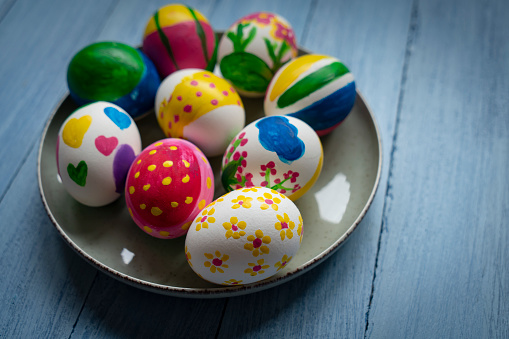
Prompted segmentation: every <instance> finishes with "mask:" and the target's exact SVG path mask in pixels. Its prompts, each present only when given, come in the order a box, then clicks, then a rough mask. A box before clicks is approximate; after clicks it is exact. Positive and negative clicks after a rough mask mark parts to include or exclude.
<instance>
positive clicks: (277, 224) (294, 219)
mask: <svg viewBox="0 0 509 339" xmlns="http://www.w3.org/2000/svg"><path fill="white" fill-rule="evenodd" d="M303 227H304V223H303V220H302V216H301V214H300V212H299V210H298V208H297V206H295V204H294V203H293V202H292V201H291V200H290V199H288V198H287V197H286V196H285V195H282V194H280V193H278V192H276V191H274V190H270V189H268V188H264V187H251V188H243V189H238V190H235V191H233V192H229V193H227V194H225V195H223V196H222V197H220V198H218V199H217V200H215V201H214V202H212V203H211V204H209V205H207V206H206V207H205V208H204V209H203V211H202V212H201V213H200V214H199V215H198V216H197V217H196V219H195V220H194V221H193V223H192V225H191V227H190V228H189V232H188V234H187V236H186V244H185V254H186V259H187V262H188V263H189V265H190V266H191V268H192V269H193V271H194V272H195V273H196V274H198V276H200V277H201V278H203V279H205V280H207V281H210V282H212V283H215V284H221V285H244V284H250V283H254V282H257V281H260V280H263V279H267V278H270V277H271V276H273V275H274V274H276V273H278V272H280V271H281V270H283V269H284V268H285V267H286V265H287V264H288V263H289V262H290V261H291V260H292V258H293V257H294V256H295V255H296V254H297V251H298V250H299V248H300V244H301V242H302V237H303V233H304V232H303V231H304V228H303Z"/></svg>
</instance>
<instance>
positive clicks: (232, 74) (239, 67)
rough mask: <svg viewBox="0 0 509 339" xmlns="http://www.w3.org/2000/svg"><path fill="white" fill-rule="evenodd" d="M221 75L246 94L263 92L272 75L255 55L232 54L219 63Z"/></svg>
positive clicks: (244, 53)
mask: <svg viewBox="0 0 509 339" xmlns="http://www.w3.org/2000/svg"><path fill="white" fill-rule="evenodd" d="M219 66H220V68H221V73H222V74H223V76H224V77H225V78H226V79H228V80H230V81H231V82H232V83H233V84H234V85H235V86H236V87H237V88H239V89H241V90H244V91H248V92H265V90H266V89H267V86H268V85H269V82H270V80H272V77H273V76H274V73H273V72H272V70H271V69H270V68H269V66H268V65H267V64H266V63H265V62H264V61H263V60H262V59H260V58H259V57H257V56H256V55H253V54H250V53H246V52H233V53H232V54H229V55H227V56H225V57H224V58H223V59H222V60H221V63H220V65H219Z"/></svg>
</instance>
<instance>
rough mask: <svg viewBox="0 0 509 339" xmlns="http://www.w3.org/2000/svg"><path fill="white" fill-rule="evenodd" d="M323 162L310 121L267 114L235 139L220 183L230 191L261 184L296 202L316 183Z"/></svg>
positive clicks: (226, 157)
mask: <svg viewBox="0 0 509 339" xmlns="http://www.w3.org/2000/svg"><path fill="white" fill-rule="evenodd" d="M322 164H323V149H322V143H321V141H320V138H319V137H318V135H317V134H316V132H315V131H314V130H313V129H312V128H311V127H310V126H309V125H308V124H306V123H305V122H303V121H302V120H300V119H297V118H294V117H289V116H272V117H265V118H261V119H259V120H256V121H254V122H252V123H251V124H249V125H247V126H246V127H245V128H244V129H243V130H242V131H241V132H240V133H239V134H238V135H237V136H236V137H235V138H234V139H233V140H232V142H231V143H230V146H228V149H227V150H226V152H225V154H224V156H223V162H222V169H221V182H222V184H223V187H224V188H225V189H226V190H227V191H232V190H234V189H239V188H242V187H254V186H261V187H267V188H271V189H273V190H275V191H277V192H279V193H282V194H284V195H286V196H288V197H289V198H290V199H291V200H293V201H295V200H297V199H299V198H300V197H301V196H302V195H304V194H305V193H306V192H307V191H308V190H309V189H310V188H311V187H312V186H313V185H314V183H315V182H316V180H317V179H318V176H319V175H320V172H321V170H322Z"/></svg>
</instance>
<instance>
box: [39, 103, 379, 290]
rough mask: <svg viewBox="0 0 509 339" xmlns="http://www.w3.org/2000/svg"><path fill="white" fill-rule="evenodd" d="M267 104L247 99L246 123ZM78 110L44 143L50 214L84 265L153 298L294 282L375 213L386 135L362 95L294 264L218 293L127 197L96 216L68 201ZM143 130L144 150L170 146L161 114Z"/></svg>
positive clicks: (344, 127) (329, 161)
mask: <svg viewBox="0 0 509 339" xmlns="http://www.w3.org/2000/svg"><path fill="white" fill-rule="evenodd" d="M262 101H263V100H262V99H243V102H244V105H245V107H246V114H247V123H249V122H251V121H253V120H256V119H258V118H260V117H262V116H263V102H262ZM76 108H77V106H76V105H75V104H74V102H73V101H72V100H71V98H70V97H67V98H66V99H65V100H64V101H63V102H62V103H61V104H60V105H59V107H58V109H57V110H56V112H55V113H54V114H53V115H52V116H51V118H50V119H49V121H48V123H47V125H46V128H45V130H44V132H43V135H42V140H41V144H40V148H39V158H38V179H39V188H40V192H41V197H42V201H43V203H44V206H45V207H46V210H47V212H48V215H49V217H50V219H51V221H52V222H53V224H54V225H55V227H56V229H57V230H58V232H59V233H60V235H61V236H62V237H63V238H64V240H65V241H66V242H67V243H68V244H69V245H70V246H71V247H72V248H73V249H74V250H75V251H76V252H77V253H78V254H79V255H81V256H82V257H83V258H85V260H87V261H88V262H89V263H91V264H92V265H94V266H95V267H97V268H98V269H100V270H101V271H103V272H105V273H107V274H109V275H111V276H113V277H114V278H117V279H119V280H121V281H124V282H126V283H128V284H131V285H133V286H136V287H139V288H143V289H146V290H149V291H152V292H157V293H162V294H167V295H173V296H180V297H190V298H215V297H227V296H235V295H241V294H247V293H252V292H256V291H261V290H264V289H267V288H270V287H274V286H276V285H279V284H281V283H283V282H286V281H289V280H290V279H293V278H295V277H297V276H299V275H300V274H302V273H304V272H306V271H309V270H310V269H312V268H313V267H315V266H317V265H318V264H319V263H321V262H322V261H323V260H325V259H326V258H328V257H329V256H330V255H331V254H332V253H334V252H335V251H336V250H337V249H338V248H339V246H340V245H341V244H343V243H344V242H345V240H346V239H347V238H348V237H349V235H350V234H351V233H352V232H353V231H354V230H355V228H356V227H357V225H358V224H359V222H360V221H361V219H362V218H363V217H364V215H365V213H366V211H367V209H368V208H369V206H370V204H371V202H372V200H373V196H374V194H375V191H376V188H377V186H378V181H379V178H380V170H381V163H382V159H381V151H382V147H381V142H380V135H379V132H378V128H377V125H376V122H375V119H374V117H373V115H372V113H371V112H370V110H369V108H368V107H367V106H366V103H365V102H364V100H363V98H362V96H361V95H359V94H358V95H357V99H356V102H355V106H354V108H353V110H352V112H351V113H350V115H349V116H348V117H347V119H346V120H345V122H344V123H343V124H341V125H340V126H339V127H338V128H337V129H336V130H334V131H333V132H332V133H331V134H329V135H327V136H325V137H322V143H323V149H324V165H323V170H322V173H321V175H320V177H319V179H318V181H317V182H316V184H315V185H314V186H313V187H312V188H311V190H310V191H308V192H307V193H306V194H305V195H304V196H303V197H302V198H301V199H299V200H298V201H297V202H296V205H297V206H298V208H299V209H300V211H301V213H302V217H303V219H304V237H303V241H302V245H301V248H300V250H299V252H298V253H297V254H296V255H295V256H294V258H293V260H292V261H291V262H290V263H289V264H288V266H287V267H286V268H285V269H284V270H282V271H280V272H279V273H278V274H277V275H275V276H273V277H271V278H269V279H266V280H263V281H261V282H258V283H254V284H251V285H245V286H218V285H213V284H211V283H208V282H206V281H204V280H202V279H201V278H199V277H198V276H197V275H196V274H195V273H194V272H193V271H192V270H191V268H190V267H189V265H188V264H187V262H186V259H185V254H184V241H185V238H184V237H181V238H178V239H173V240H161V239H156V238H153V237H150V236H149V235H147V234H145V233H144V232H142V231H141V230H140V229H139V228H138V227H137V226H136V224H134V222H133V221H132V220H131V218H130V216H129V213H128V211H127V207H126V206H125V202H124V199H123V197H121V198H120V199H118V200H117V201H116V202H114V203H112V204H110V205H108V206H105V207H99V208H97V207H95V208H93V207H87V206H84V205H81V204H80V203H78V202H76V201H74V200H73V199H72V198H71V197H70V196H69V195H68V194H67V192H66V191H65V189H64V187H63V185H62V184H61V183H60V181H59V180H58V177H57V169H56V160H55V145H56V139H57V135H58V130H59V129H60V126H61V124H62V123H63V122H64V120H65V119H66V118H67V116H68V115H69V114H71V113H72V112H73V111H74V110H75V109H76ZM247 123H246V124H247ZM137 124H138V128H139V130H140V133H141V135H142V141H143V147H145V146H148V145H149V144H151V143H152V142H154V141H156V140H159V139H162V138H164V135H163V133H162V131H161V130H160V128H159V126H158V125H157V121H156V118H155V115H154V114H149V115H148V116H146V117H145V118H143V119H141V120H139V121H137ZM210 161H211V164H212V167H213V169H214V173H215V175H216V177H215V179H216V197H218V196H220V195H222V194H223V193H225V191H224V189H223V188H222V187H221V184H220V182H221V181H220V180H219V167H220V164H221V158H220V157H216V158H212V159H210Z"/></svg>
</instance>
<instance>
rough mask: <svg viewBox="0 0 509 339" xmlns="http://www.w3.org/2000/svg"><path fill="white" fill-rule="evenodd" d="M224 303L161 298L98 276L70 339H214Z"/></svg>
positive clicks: (222, 300)
mask: <svg viewBox="0 0 509 339" xmlns="http://www.w3.org/2000/svg"><path fill="white" fill-rule="evenodd" d="M224 303H225V300H224V299H211V300H209V299H203V300H200V299H183V298H175V297H168V296H162V295H158V294H155V293H152V292H147V291H144V290H140V289H138V288H134V287H131V286H128V285H126V284H124V283H121V282H118V281H116V280H114V279H112V278H110V277H108V276H106V275H104V274H99V275H98V277H97V279H96V280H95V282H94V286H93V288H92V290H91V292H90V296H89V298H88V299H87V302H86V304H85V307H84V308H83V312H82V314H81V316H80V318H79V321H78V322H77V324H76V327H75V329H74V331H73V333H72V335H71V338H83V337H92V338H108V337H114V338H214V336H215V334H216V331H217V327H218V326H219V323H220V318H221V316H222V310H223V306H224Z"/></svg>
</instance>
